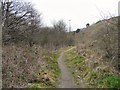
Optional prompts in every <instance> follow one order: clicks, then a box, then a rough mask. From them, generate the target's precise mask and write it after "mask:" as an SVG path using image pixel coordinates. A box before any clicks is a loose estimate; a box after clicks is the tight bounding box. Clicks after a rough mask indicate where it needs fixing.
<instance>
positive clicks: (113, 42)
mask: <svg viewBox="0 0 120 90" xmlns="http://www.w3.org/2000/svg"><path fill="white" fill-rule="evenodd" d="M76 44H77V51H78V52H79V53H83V54H84V55H85V56H87V57H91V55H94V56H95V57H97V58H100V60H101V62H102V61H107V62H106V63H108V64H109V65H110V66H112V67H115V68H116V69H118V63H119V62H118V18H117V17H114V18H110V19H108V20H102V21H98V22H97V23H95V24H93V25H91V26H89V27H88V28H85V29H83V30H81V31H80V32H79V33H78V34H76ZM119 64H120V63H119Z"/></svg>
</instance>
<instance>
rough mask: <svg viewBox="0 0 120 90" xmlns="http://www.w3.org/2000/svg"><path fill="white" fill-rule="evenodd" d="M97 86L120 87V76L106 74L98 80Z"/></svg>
mask: <svg viewBox="0 0 120 90" xmlns="http://www.w3.org/2000/svg"><path fill="white" fill-rule="evenodd" d="M97 87H98V88H100V87H107V88H120V78H119V77H118V76H116V75H109V74H105V75H104V76H103V77H102V78H101V79H100V80H99V81H98V82H97Z"/></svg>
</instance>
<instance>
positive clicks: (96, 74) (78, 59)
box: [65, 49, 120, 88]
mask: <svg viewBox="0 0 120 90" xmlns="http://www.w3.org/2000/svg"><path fill="white" fill-rule="evenodd" d="M65 57H66V61H65V63H66V65H67V66H68V67H69V69H70V70H71V73H72V75H73V76H74V80H75V82H76V84H77V85H80V84H81V82H80V80H82V81H83V82H84V86H85V87H88V88H118V87H120V78H119V77H118V76H117V75H114V74H112V73H110V72H103V71H102V70H101V71H99V70H98V71H97V70H96V69H95V67H91V66H89V67H88V64H89V62H87V63H86V62H85V58H84V57H83V56H81V55H80V54H78V53H77V52H76V51H75V49H72V50H70V51H68V52H66V53H65ZM98 66H99V65H98ZM78 77H80V78H78Z"/></svg>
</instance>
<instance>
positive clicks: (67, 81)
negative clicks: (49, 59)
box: [58, 52, 77, 88]
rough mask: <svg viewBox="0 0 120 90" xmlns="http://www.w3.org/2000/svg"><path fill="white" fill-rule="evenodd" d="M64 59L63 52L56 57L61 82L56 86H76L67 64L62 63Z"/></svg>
mask: <svg viewBox="0 0 120 90" xmlns="http://www.w3.org/2000/svg"><path fill="white" fill-rule="evenodd" d="M64 59H65V58H64V52H62V53H61V55H60V57H59V58H58V65H59V68H60V70H61V83H60V85H59V86H58V88H77V87H76V85H75V83H74V80H73V77H72V75H71V73H70V72H69V70H68V68H67V66H66V65H65V64H64Z"/></svg>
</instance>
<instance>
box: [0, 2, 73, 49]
mask: <svg viewBox="0 0 120 90" xmlns="http://www.w3.org/2000/svg"><path fill="white" fill-rule="evenodd" d="M0 8H1V10H2V35H3V45H10V44H27V45H29V46H31V47H32V46H33V45H34V44H39V45H41V46H44V47H48V46H50V47H54V46H55V47H60V46H66V45H73V44H74V40H73V38H72V37H71V35H69V33H68V32H66V31H67V27H66V23H65V22H64V21H63V20H59V21H58V22H55V23H54V24H53V27H43V22H42V15H41V14H39V13H38V12H37V11H36V10H35V9H34V8H33V5H32V4H31V3H28V2H20V1H13V0H10V1H9V0H2V1H1V7H0Z"/></svg>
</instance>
